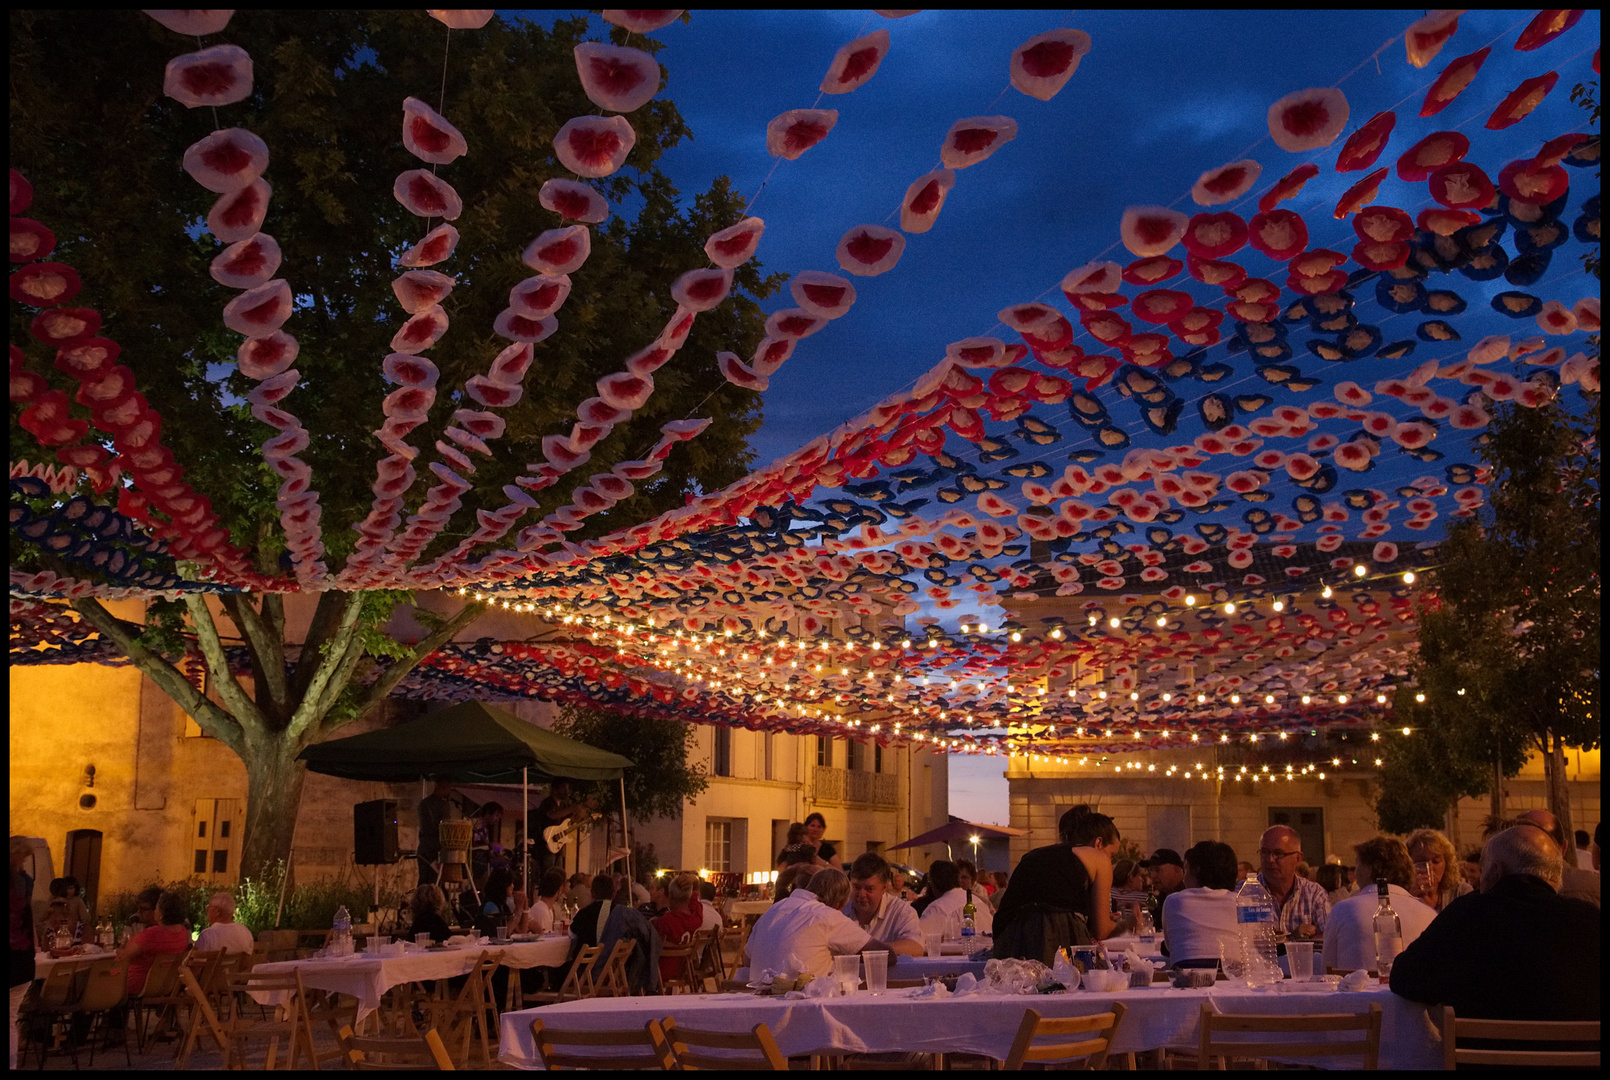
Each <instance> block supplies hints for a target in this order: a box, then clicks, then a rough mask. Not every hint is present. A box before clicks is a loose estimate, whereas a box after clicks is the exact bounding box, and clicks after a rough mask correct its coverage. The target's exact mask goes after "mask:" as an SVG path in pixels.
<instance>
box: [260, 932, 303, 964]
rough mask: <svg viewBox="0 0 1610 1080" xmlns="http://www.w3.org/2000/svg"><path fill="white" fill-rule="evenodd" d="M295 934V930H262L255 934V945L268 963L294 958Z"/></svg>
mask: <svg viewBox="0 0 1610 1080" xmlns="http://www.w3.org/2000/svg"><path fill="white" fill-rule="evenodd" d="M297 936H298V935H297V931H295V930H264V931H262V932H261V933H259V934H258V935H257V945H258V947H259V948H260V949H261V950H262V951H263V953H264V955H265V956H266V957H267V959H268V962H270V963H274V962H277V961H280V960H295V959H296V939H297ZM254 951H255V950H254Z"/></svg>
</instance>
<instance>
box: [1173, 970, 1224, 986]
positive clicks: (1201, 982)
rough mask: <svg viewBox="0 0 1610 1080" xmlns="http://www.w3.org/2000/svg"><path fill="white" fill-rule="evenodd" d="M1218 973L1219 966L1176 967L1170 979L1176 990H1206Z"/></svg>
mask: <svg viewBox="0 0 1610 1080" xmlns="http://www.w3.org/2000/svg"><path fill="white" fill-rule="evenodd" d="M1218 974H1219V971H1218V969H1217V968H1175V969H1174V974H1173V976H1172V977H1171V979H1170V981H1171V982H1172V983H1173V985H1174V989H1176V990H1206V989H1208V988H1209V987H1211V986H1212V985H1213V980H1214V979H1215V978H1217V976H1218Z"/></svg>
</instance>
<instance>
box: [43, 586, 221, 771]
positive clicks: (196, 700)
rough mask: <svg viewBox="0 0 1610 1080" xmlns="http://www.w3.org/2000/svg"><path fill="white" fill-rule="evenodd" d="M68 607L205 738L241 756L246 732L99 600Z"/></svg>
mask: <svg viewBox="0 0 1610 1080" xmlns="http://www.w3.org/2000/svg"><path fill="white" fill-rule="evenodd" d="M68 606H69V607H71V608H72V609H73V610H74V611H76V612H78V613H79V614H80V615H82V616H83V617H84V620H85V621H86V622H88V623H89V624H90V625H91V626H93V627H95V629H97V630H99V631H100V632H101V633H102V634H103V635H104V636H105V637H106V639H107V640H108V641H110V642H111V643H112V644H114V645H116V646H117V647H118V648H119V649H122V650H123V652H124V654H125V655H127V656H128V658H129V660H130V661H131V662H132V663H133V664H134V666H135V667H136V668H137V669H139V671H140V672H141V673H142V674H144V675H145V676H146V677H147V678H148V679H150V680H151V681H152V682H154V683H156V684H157V687H158V688H159V689H161V690H162V692H163V693H165V694H167V695H168V696H169V697H170V698H172V699H173V700H174V701H175V702H177V703H178V705H179V707H180V708H181V709H183V710H184V711H185V712H186V713H188V714H190V717H191V718H192V719H193V720H195V722H196V723H197V724H200V725H201V727H202V729H203V730H205V731H206V732H207V734H209V735H212V736H213V737H214V738H217V739H218V740H220V741H221V742H223V744H224V745H226V746H228V747H229V748H230V749H231V750H233V751H235V753H237V754H242V755H244V753H245V748H246V732H245V729H244V728H242V727H241V725H240V722H239V721H238V720H236V719H235V717H233V716H230V715H229V714H228V713H227V712H225V711H224V710H223V709H220V708H219V707H218V706H217V705H215V704H213V703H212V702H211V701H208V700H207V697H206V695H204V694H203V693H202V692H201V691H199V690H197V689H196V688H195V685H194V684H193V683H191V681H190V680H189V679H187V678H186V677H185V675H184V672H182V671H180V670H179V669H178V668H176V667H174V666H173V665H172V664H170V663H169V662H168V661H167V660H166V659H164V658H163V657H162V656H160V655H158V654H157V653H154V652H152V651H151V650H150V649H147V648H145V647H144V646H143V645H141V644H139V642H138V640H137V638H136V635H134V634H132V633H130V632H129V631H130V629H131V627H130V624H128V623H125V622H124V621H123V620H122V619H119V618H117V617H116V616H115V615H113V614H112V613H111V612H110V611H107V610H106V608H104V607H102V606H101V602H100V601H99V600H95V599H92V598H84V599H79V600H70V601H68Z"/></svg>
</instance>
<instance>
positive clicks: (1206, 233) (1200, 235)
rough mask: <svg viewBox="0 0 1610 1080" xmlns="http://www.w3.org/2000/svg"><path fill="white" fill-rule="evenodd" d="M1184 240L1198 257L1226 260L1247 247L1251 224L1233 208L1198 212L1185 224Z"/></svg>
mask: <svg viewBox="0 0 1610 1080" xmlns="http://www.w3.org/2000/svg"><path fill="white" fill-rule="evenodd" d="M1180 242H1181V243H1183V244H1184V245H1185V250H1186V251H1188V252H1190V253H1191V255H1193V256H1195V257H1196V258H1198V259H1223V258H1226V257H1228V256H1230V255H1233V254H1235V253H1236V252H1237V251H1240V250H1241V249H1242V248H1243V247H1245V246H1246V243H1247V223H1246V222H1245V221H1243V220H1242V219H1241V217H1240V215H1238V214H1234V213H1231V212H1229V211H1224V212H1222V213H1217V214H1195V215H1193V216H1192V217H1191V220H1190V222H1189V223H1188V224H1187V225H1186V226H1185V234H1184V235H1183V236H1182V237H1181V238H1180ZM1192 276H1195V274H1194V272H1193V275H1192Z"/></svg>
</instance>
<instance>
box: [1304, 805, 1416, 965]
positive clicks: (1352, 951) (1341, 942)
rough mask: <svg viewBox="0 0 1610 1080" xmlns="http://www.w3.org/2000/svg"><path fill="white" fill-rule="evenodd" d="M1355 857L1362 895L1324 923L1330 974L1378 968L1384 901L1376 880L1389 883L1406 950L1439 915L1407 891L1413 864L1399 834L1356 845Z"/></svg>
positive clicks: (1344, 903) (1349, 900)
mask: <svg viewBox="0 0 1610 1080" xmlns="http://www.w3.org/2000/svg"><path fill="white" fill-rule="evenodd" d="M1353 854H1354V855H1355V856H1357V859H1358V870H1357V875H1358V884H1359V893H1358V895H1357V896H1350V897H1348V898H1347V899H1346V900H1343V901H1341V902H1340V903H1338V904H1337V905H1336V906H1335V907H1333V908H1331V910H1330V919H1329V921H1328V922H1326V924H1325V968H1326V970H1329V969H1331V968H1338V969H1340V970H1343V971H1356V970H1358V969H1359V968H1368V969H1370V970H1372V971H1373V970H1377V968H1376V956H1375V912H1376V910H1377V909H1378V908H1379V907H1380V903H1381V902H1380V898H1379V896H1378V894H1377V892H1376V889H1377V883H1378V882H1382V881H1384V882H1386V883H1387V895H1388V896H1389V897H1391V900H1392V910H1393V911H1395V912H1397V916H1398V923H1399V924H1400V925H1401V926H1402V927H1403V944H1404V946H1405V947H1407V946H1409V945H1412V944H1414V942H1415V941H1416V940H1418V939H1419V937H1420V935H1421V934H1423V933H1424V932H1425V928H1426V927H1428V926H1430V925H1431V920H1432V919H1435V918H1436V917H1437V912H1436V909H1435V908H1433V907H1431V906H1430V905H1429V904H1424V903H1422V902H1421V901H1419V900H1418V899H1416V898H1415V896H1414V894H1413V893H1411V892H1409V888H1410V886H1412V885H1413V884H1414V863H1413V862H1412V861H1411V860H1410V858H1409V849H1408V847H1407V846H1406V845H1405V844H1404V843H1403V841H1402V840H1399V839H1398V838H1397V837H1395V836H1377V837H1375V838H1374V839H1373V840H1366V841H1364V843H1362V844H1358V845H1355V846H1354V848H1353Z"/></svg>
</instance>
